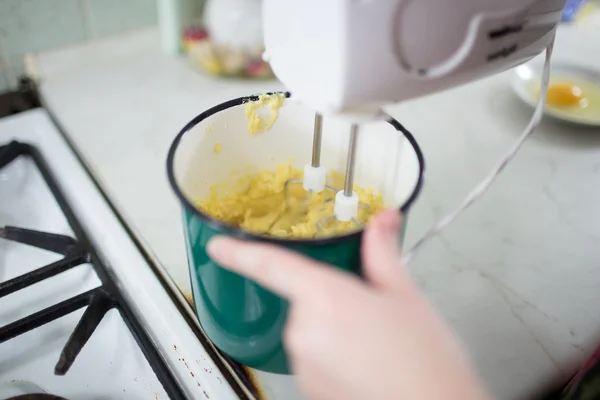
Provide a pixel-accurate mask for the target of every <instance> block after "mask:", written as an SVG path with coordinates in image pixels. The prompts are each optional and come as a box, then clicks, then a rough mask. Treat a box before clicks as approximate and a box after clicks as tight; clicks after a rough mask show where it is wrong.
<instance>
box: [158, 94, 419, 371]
mask: <svg viewBox="0 0 600 400" xmlns="http://www.w3.org/2000/svg"><path fill="white" fill-rule="evenodd" d="M286 96H287V97H289V94H286ZM256 99H257V97H255V96H249V97H243V98H238V99H234V100H230V101H228V102H225V103H222V104H219V105H217V106H215V107H213V108H211V109H209V110H207V111H205V112H203V113H201V114H200V115H198V116H197V117H196V118H194V119H193V120H192V121H190V122H189V123H188V124H187V125H186V126H185V127H184V128H183V129H182V130H181V132H179V134H178V135H177V137H176V138H175V140H174V141H173V144H172V145H171V148H170V150H169V154H168V159H167V171H168V177H169V180H170V183H171V186H172V187H173V190H174V191H175V193H176V195H177V196H178V198H179V200H180V201H181V203H182V210H183V227H184V231H185V232H184V233H185V240H186V244H187V251H188V262H189V269H190V279H191V283H192V292H193V293H192V294H193V298H194V304H195V309H196V314H197V316H198V319H199V321H200V324H201V325H202V328H203V330H204V331H205V333H206V334H207V336H208V337H209V338H210V339H211V340H212V341H213V343H214V344H215V345H216V346H217V347H218V348H219V349H220V350H221V351H223V352H224V353H225V354H227V355H228V356H230V357H231V358H232V359H234V360H236V361H238V362H240V363H242V364H244V365H247V366H249V367H252V368H256V369H260V370H263V371H268V372H274V373H283V374H286V373H289V370H288V364H287V358H286V354H285V351H284V349H283V345H282V332H283V328H284V324H285V320H286V314H287V308H288V304H287V302H286V301H285V300H284V299H282V298H280V297H278V296H276V295H275V294H273V293H272V292H270V291H268V290H265V289H264V288H262V287H261V286H259V285H257V284H256V283H254V282H253V281H250V280H248V279H246V278H244V277H241V276H239V275H237V274H235V273H232V272H229V271H227V270H225V269H223V268H222V267H221V266H219V265H218V264H216V263H215V262H214V261H212V260H211V259H210V258H209V257H208V255H207V253H206V245H207V243H208V241H209V239H210V238H211V237H213V236H215V235H219V234H225V235H231V236H235V237H238V238H243V239H247V240H253V241H263V242H270V243H274V244H277V245H281V246H283V247H286V248H288V249H291V250H293V251H297V252H299V253H302V254H303V255H305V256H308V257H311V258H313V259H315V260H318V261H321V262H324V263H329V264H332V265H334V266H336V267H337V268H340V269H343V270H346V271H349V272H351V273H353V274H358V275H360V274H361V265H360V264H361V257H360V244H361V237H362V230H360V231H354V232H352V233H349V234H345V235H343V236H337V237H325V238H311V239H306V240H300V239H296V240H294V239H278V238H275V237H266V236H261V235H256V234H252V233H248V232H246V231H243V230H241V229H239V228H236V227H232V226H229V225H227V224H225V223H223V222H221V221H219V220H216V219H214V218H212V217H211V216H210V215H207V214H206V213H204V212H203V211H202V210H201V209H200V208H199V207H198V206H197V203H198V200H200V199H203V198H207V197H208V196H209V191H210V187H211V185H213V184H221V183H223V182H225V181H228V180H231V179H232V171H235V170H238V171H240V170H248V169H254V170H264V169H273V170H274V169H275V168H276V167H277V166H278V165H280V164H281V163H290V162H291V164H292V165H293V166H294V167H296V168H299V169H302V168H303V166H305V165H306V164H307V163H310V160H311V154H312V152H311V149H312V139H313V127H314V114H313V112H312V111H311V110H309V109H307V108H305V107H303V106H301V105H299V104H296V103H295V102H292V101H289V100H286V101H285V102H284V104H283V106H282V107H281V108H280V109H279V116H278V119H277V121H276V122H275V123H274V124H273V126H272V127H271V128H270V129H269V130H267V131H265V132H261V133H260V134H258V135H255V136H252V135H250V134H249V133H248V127H247V119H246V115H245V110H244V104H245V103H246V102H248V101H254V100H256ZM349 127H350V126H349V124H348V123H346V122H345V121H342V120H338V119H335V118H325V119H324V121H323V135H322V144H321V146H322V156H321V163H322V165H323V166H325V167H326V168H327V169H334V170H336V171H339V172H343V171H344V168H345V165H346V157H347V149H348V138H349V132H350V129H349ZM356 148H357V150H356V154H355V160H356V164H355V171H356V172H355V176H354V179H355V180H354V182H355V183H356V184H357V185H359V186H361V187H369V188H374V189H376V190H377V191H379V192H380V193H381V194H382V197H383V201H384V204H385V206H386V207H396V208H398V210H399V212H402V213H403V214H404V221H405V223H404V225H403V230H404V229H405V227H406V214H407V212H408V210H409V208H410V206H411V205H412V204H413V203H414V201H415V199H416V198H417V195H418V194H419V191H420V189H421V185H422V180H423V169H424V160H423V155H422V153H421V150H420V149H419V146H418V144H417V142H416V141H415V139H414V137H413V136H412V135H411V133H410V132H408V131H407V130H406V129H405V128H404V127H403V126H402V125H401V124H400V123H399V122H397V121H396V120H393V119H389V120H388V121H387V122H386V121H380V122H374V123H369V124H365V125H362V126H361V136H360V137H359V138H358V143H357V146H356ZM403 234H404V232H402V236H404V235H403Z"/></svg>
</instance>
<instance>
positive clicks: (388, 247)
mask: <svg viewBox="0 0 600 400" xmlns="http://www.w3.org/2000/svg"><path fill="white" fill-rule="evenodd" d="M400 226H401V217H400V213H399V212H398V211H397V210H386V211H383V212H381V213H379V214H378V215H377V216H376V217H375V218H373V220H372V221H371V222H370V223H369V224H368V225H367V227H366V230H365V233H364V236H363V242H362V248H361V253H362V261H363V274H364V275H365V277H366V278H367V280H368V281H369V282H370V283H371V284H372V285H374V286H377V287H379V288H382V289H385V288H397V287H399V286H403V285H404V284H405V282H406V281H407V280H408V279H409V278H408V276H407V274H406V273H405V271H404V267H403V264H402V260H401V253H400Z"/></svg>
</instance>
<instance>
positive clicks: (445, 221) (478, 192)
mask: <svg viewBox="0 0 600 400" xmlns="http://www.w3.org/2000/svg"><path fill="white" fill-rule="evenodd" d="M554 38H555V36H553V37H552V39H551V40H550V43H549V44H548V46H547V47H546V57H545V60H544V69H543V72H542V82H541V90H540V98H539V101H538V103H537V105H536V107H535V111H534V112H533V116H532V117H531V120H530V121H529V124H528V125H527V127H526V128H525V130H524V131H523V133H521V135H520V136H519V137H518V139H517V140H516V141H515V142H514V143H513V145H512V146H511V147H510V148H509V149H508V151H507V152H506V153H505V154H504V155H503V156H502V157H501V158H500V160H499V161H498V163H497V164H496V165H495V166H494V168H493V169H492V171H491V172H490V173H489V174H488V175H487V176H486V177H485V178H484V179H483V180H482V181H481V182H480V183H479V184H478V185H477V186H475V188H474V189H473V190H472V191H471V192H470V193H469V194H468V195H467V197H466V198H465V199H464V200H463V202H462V203H461V204H460V206H459V207H457V208H456V210H454V211H453V212H451V213H449V214H447V215H446V216H445V217H443V218H442V219H440V220H439V221H438V222H437V223H436V224H435V225H434V226H433V227H432V228H431V229H430V230H429V231H427V233H425V235H424V236H423V237H422V238H421V239H419V240H418V241H417V242H416V243H415V244H414V245H413V246H412V247H411V248H410V249H409V250H408V251H407V252H405V253H404V256H403V258H404V262H405V263H407V264H409V263H410V262H411V261H412V260H413V259H414V258H415V257H416V255H417V253H418V252H419V251H420V250H421V249H422V248H423V247H424V246H425V245H426V244H427V243H429V242H430V241H431V240H432V239H433V238H434V237H435V236H437V235H438V234H439V233H440V232H441V231H442V230H444V228H446V227H447V226H448V225H450V224H451V223H452V222H454V220H455V219H456V218H457V217H458V216H459V215H460V214H461V213H462V212H463V211H465V210H466V209H467V208H469V207H471V206H472V205H473V204H474V203H475V202H476V201H477V200H479V199H480V198H481V197H482V196H483V195H484V194H485V192H487V190H488V189H489V188H490V186H491V185H492V184H493V183H494V181H495V180H496V178H497V177H498V175H500V173H501V172H502V170H504V168H505V167H506V166H507V165H508V164H509V162H510V161H511V160H512V159H513V158H514V156H515V155H516V154H517V152H518V151H519V149H520V148H521V146H523V143H525V141H526V140H527V138H528V137H529V135H531V134H532V133H533V132H534V131H535V128H537V127H538V125H539V124H540V122H541V120H542V115H543V111H544V105H545V103H546V92H547V91H548V84H549V82H550V60H551V58H552V50H553V49H554Z"/></svg>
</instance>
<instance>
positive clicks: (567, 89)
mask: <svg viewBox="0 0 600 400" xmlns="http://www.w3.org/2000/svg"><path fill="white" fill-rule="evenodd" d="M583 100H584V97H583V91H582V90H581V88H580V87H579V86H576V85H573V84H570V83H567V82H559V83H555V84H552V85H550V86H549V87H548V91H547V92H546V103H547V104H549V105H551V106H554V107H560V108H562V107H574V106H581V105H583V104H582V103H583Z"/></svg>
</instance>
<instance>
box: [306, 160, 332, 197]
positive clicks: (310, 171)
mask: <svg viewBox="0 0 600 400" xmlns="http://www.w3.org/2000/svg"><path fill="white" fill-rule="evenodd" d="M326 181H327V175H326V173H325V168H323V166H321V165H320V166H318V167H313V166H312V165H310V164H308V165H306V166H305V167H304V177H303V178H302V186H304V190H306V191H307V192H309V193H319V192H322V191H323V190H325V184H326Z"/></svg>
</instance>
